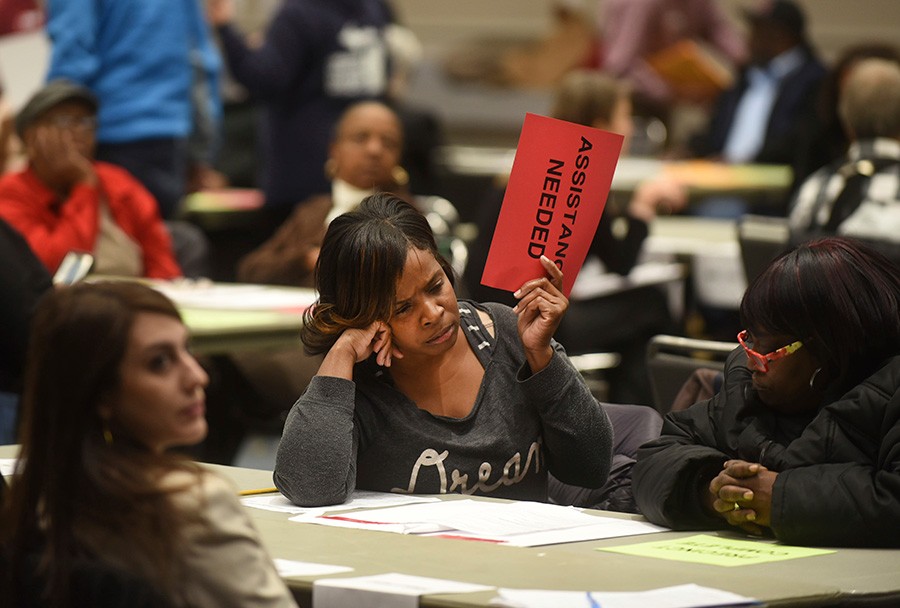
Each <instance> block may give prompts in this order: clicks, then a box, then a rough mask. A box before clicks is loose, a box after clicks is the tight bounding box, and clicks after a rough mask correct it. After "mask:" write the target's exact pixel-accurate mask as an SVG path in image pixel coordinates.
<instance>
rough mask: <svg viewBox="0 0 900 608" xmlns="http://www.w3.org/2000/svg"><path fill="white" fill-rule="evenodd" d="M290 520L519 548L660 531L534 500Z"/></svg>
mask: <svg viewBox="0 0 900 608" xmlns="http://www.w3.org/2000/svg"><path fill="white" fill-rule="evenodd" d="M291 521H297V522H302V523H314V524H320V525H328V526H338V527H348V528H360V529H366V530H380V531H384V532H394V533H400V534H423V535H425V534H427V535H437V536H446V537H452V538H465V539H472V540H483V541H491V542H496V543H501V544H505V545H513V546H519V547H534V546H539V545H552V544H557V543H567V542H579V541H584V540H595V539H599V538H613V537H618V536H632V535H636V534H649V533H652V532H659V531H661V530H664V528H660V527H659V526H655V525H653V524H650V523H646V522H643V521H635V520H631V519H620V518H614V517H604V516H598V515H592V514H588V513H585V512H583V511H581V510H580V509H575V508H572V507H561V506H557V505H550V504H545V503H538V502H527V501H518V502H512V503H495V502H484V501H475V500H449V501H442V502H439V503H431V504H424V505H422V504H413V505H405V506H400V507H392V508H386V509H367V510H359V511H354V512H352V513H348V514H339V515H311V514H301V515H297V516H295V517H292V518H291Z"/></svg>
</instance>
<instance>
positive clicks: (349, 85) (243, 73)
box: [219, 0, 391, 209]
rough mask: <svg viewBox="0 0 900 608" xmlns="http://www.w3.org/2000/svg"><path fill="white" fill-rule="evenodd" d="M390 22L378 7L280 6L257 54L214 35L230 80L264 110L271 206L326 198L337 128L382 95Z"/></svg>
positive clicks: (354, 3) (372, 2)
mask: <svg viewBox="0 0 900 608" xmlns="http://www.w3.org/2000/svg"><path fill="white" fill-rule="evenodd" d="M390 19H391V16H390V13H389V10H388V8H387V7H386V5H385V3H384V2H383V0H285V2H284V4H283V5H282V7H281V8H280V9H279V11H278V13H277V14H276V15H275V17H274V18H273V19H272V22H271V25H270V27H269V30H268V32H267V33H266V38H265V42H264V43H263V45H262V46H261V47H260V48H258V49H253V50H251V49H249V48H248V47H247V46H246V45H245V44H244V41H243V39H242V37H241V35H240V34H239V33H237V32H236V31H235V30H234V29H232V28H231V27H228V26H224V27H221V28H219V36H220V39H221V41H222V48H223V50H224V53H225V58H226V60H227V62H228V67H229V68H230V70H231V72H232V74H233V75H234V77H235V78H236V79H237V81H238V82H240V83H241V84H242V85H244V86H245V87H246V88H247V89H248V90H249V91H250V93H251V94H253V95H254V96H255V97H256V98H258V99H260V100H261V101H262V103H263V107H264V124H263V129H262V133H261V135H262V142H263V143H262V146H263V148H262V152H263V154H264V156H265V159H264V166H265V174H264V175H263V179H262V185H263V190H264V192H265V195H266V204H267V205H268V206H270V207H278V208H287V209H290V207H292V206H294V205H295V204H297V203H299V202H301V201H304V200H306V199H307V198H309V197H310V196H311V195H313V194H321V193H323V192H330V187H329V182H328V180H327V178H326V176H325V171H324V165H325V160H326V159H327V155H328V144H329V142H330V140H331V137H332V130H333V128H334V125H335V123H336V122H337V120H338V118H339V117H340V115H341V113H342V112H343V111H344V110H345V109H346V108H347V106H349V105H350V104H352V103H354V102H356V101H360V100H363V99H377V98H383V97H384V95H385V93H386V90H387V77H388V74H387V62H388V59H387V48H386V45H385V43H384V36H383V33H384V28H385V27H386V26H387V25H388V24H389V22H390Z"/></svg>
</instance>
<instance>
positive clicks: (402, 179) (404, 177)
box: [391, 165, 409, 186]
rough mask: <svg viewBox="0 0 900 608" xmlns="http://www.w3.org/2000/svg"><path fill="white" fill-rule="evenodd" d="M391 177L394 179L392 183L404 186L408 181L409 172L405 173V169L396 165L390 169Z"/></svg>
mask: <svg viewBox="0 0 900 608" xmlns="http://www.w3.org/2000/svg"><path fill="white" fill-rule="evenodd" d="M391 179H392V180H394V183H395V184H397V185H398V186H405V185H406V184H408V183H409V173H407V172H406V169H404V168H403V167H401V166H400V165H396V166H395V167H394V168H393V169H391Z"/></svg>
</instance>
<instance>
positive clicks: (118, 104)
mask: <svg viewBox="0 0 900 608" xmlns="http://www.w3.org/2000/svg"><path fill="white" fill-rule="evenodd" d="M46 6H47V33H48V35H49V36H50V40H51V42H52V53H51V59H50V70H49V73H48V75H47V79H48V80H52V79H55V78H68V79H70V80H73V81H75V82H78V83H80V84H83V85H84V86H86V87H88V88H90V89H91V90H92V91H93V92H94V94H95V95H97V98H98V99H99V101H100V110H99V114H98V122H99V128H98V132H97V140H98V141H99V142H101V143H121V142H130V141H136V140H142V139H155V138H170V137H175V138H183V137H187V136H188V135H189V134H190V132H191V128H192V122H193V119H192V112H193V108H192V105H191V86H192V83H193V78H194V70H195V65H196V66H197V68H198V71H199V70H201V69H202V73H203V74H204V75H205V78H206V85H207V91H208V93H209V94H208V96H207V103H208V104H209V107H208V108H207V112H208V113H209V114H210V115H211V116H213V117H214V120H216V121H218V120H219V118H220V117H221V101H220V98H219V82H218V78H219V72H220V69H221V61H220V59H219V55H218V51H217V50H216V48H215V46H214V45H213V43H212V40H211V38H210V34H209V28H208V27H207V26H206V20H205V17H204V15H203V12H202V10H201V7H200V3H199V2H198V1H197V0H188V1H186V0H152V1H148V0H47V5H46ZM192 53H193V57H192Z"/></svg>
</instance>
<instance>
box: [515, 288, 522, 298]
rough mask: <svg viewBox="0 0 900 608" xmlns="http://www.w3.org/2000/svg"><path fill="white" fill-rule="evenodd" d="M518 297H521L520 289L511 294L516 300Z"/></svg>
mask: <svg viewBox="0 0 900 608" xmlns="http://www.w3.org/2000/svg"><path fill="white" fill-rule="evenodd" d="M520 295H522V290H521V289H517V290H515V291H514V292H513V297H514V298H518V297H519V296H520Z"/></svg>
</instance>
